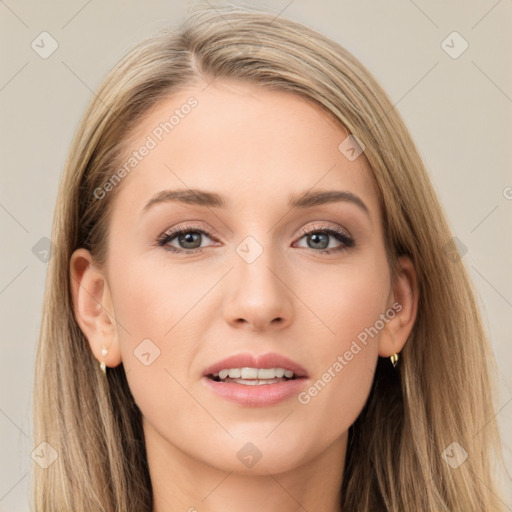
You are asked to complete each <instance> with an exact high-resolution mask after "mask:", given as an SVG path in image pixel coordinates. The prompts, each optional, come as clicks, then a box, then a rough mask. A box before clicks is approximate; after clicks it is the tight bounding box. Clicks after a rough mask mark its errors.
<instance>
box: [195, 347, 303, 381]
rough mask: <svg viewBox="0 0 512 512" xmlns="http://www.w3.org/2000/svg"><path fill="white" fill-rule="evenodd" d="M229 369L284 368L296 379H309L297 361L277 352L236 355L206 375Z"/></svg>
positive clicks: (219, 363) (205, 373)
mask: <svg viewBox="0 0 512 512" xmlns="http://www.w3.org/2000/svg"><path fill="white" fill-rule="evenodd" d="M228 368H284V369H285V370H291V371H292V372H293V373H294V374H295V377H297V378H299V377H307V376H308V373H307V371H306V370H305V369H304V368H303V367H302V366H301V365H300V364H299V363H296V362H295V361H292V360H291V359H289V358H288V357H285V356H282V355H281V354H277V353H275V352H269V353H267V354H259V355H254V354H248V353H245V354H236V355H233V356H230V357H227V358H226V359H222V360H221V361H217V362H216V363H214V364H212V365H211V366H209V367H208V368H206V370H205V371H204V375H205V376H207V375H213V374H215V373H219V372H220V371H221V370H224V369H228Z"/></svg>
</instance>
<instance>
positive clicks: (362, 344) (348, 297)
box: [298, 262, 389, 440]
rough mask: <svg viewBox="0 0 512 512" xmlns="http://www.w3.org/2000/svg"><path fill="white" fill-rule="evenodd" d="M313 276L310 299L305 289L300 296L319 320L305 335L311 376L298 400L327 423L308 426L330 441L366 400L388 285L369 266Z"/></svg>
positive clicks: (379, 267)
mask: <svg viewBox="0 0 512 512" xmlns="http://www.w3.org/2000/svg"><path fill="white" fill-rule="evenodd" d="M315 277H316V278H315V279H314V282H315V287H314V288H312V289H310V290H309V294H308V295H304V294H305V290H306V285H305V284H304V285H303V286H304V287H303V292H302V293H303V296H306V297H307V305H308V307H309V308H310V309H311V310H312V311H314V312H315V313H316V314H317V315H318V317H319V318H320V320H321V322H320V321H318V322H317V320H316V318H314V322H312V323H314V324H315V325H316V327H317V335H316V336H315V335H314V332H313V331H312V330H311V329H310V330H309V333H310V337H311V339H314V340H315V343H314V346H312V347H311V351H310V359H311V363H312V368H314V376H313V378H312V379H311V386H310V387H309V388H308V389H306V391H305V392H304V393H303V394H302V395H301V396H299V397H298V399H299V400H298V401H299V403H300V404H301V405H302V407H304V409H305V410H306V411H309V413H310V414H311V415H314V416H316V417H324V418H329V422H328V423H323V424H320V423H322V422H320V423H312V424H311V427H312V428H313V430H315V429H318V430H317V434H318V435H321V436H326V438H327V439H330V440H332V439H334V438H335V437H336V436H337V435H339V434H340V432H344V431H345V430H346V429H348V428H349V427H350V425H351V424H352V423H353V422H354V421H355V419H356V418H357V416H358V415H359V413H360V412H361V410H362V408H363V406H364V404H365V403H366V400H367V398H368V394H369V392H370V389H371V385H372V382H373V373H374V370H375V365H376V361H377V357H378V340H379V337H380V330H381V328H382V325H383V324H382V321H380V318H381V314H384V313H385V311H386V301H387V297H388V294H389V282H388V273H387V272H386V267H383V266H382V265H379V264H378V263H375V264H372V263H371V262H370V263H368V264H367V265H361V266H348V265H347V266H340V267H339V269H337V270H336V271H332V270H331V271H330V272H328V274H326V275H322V274H319V275H317V276H315ZM308 314H309V313H308ZM320 332H321V333H322V334H321V335H320Z"/></svg>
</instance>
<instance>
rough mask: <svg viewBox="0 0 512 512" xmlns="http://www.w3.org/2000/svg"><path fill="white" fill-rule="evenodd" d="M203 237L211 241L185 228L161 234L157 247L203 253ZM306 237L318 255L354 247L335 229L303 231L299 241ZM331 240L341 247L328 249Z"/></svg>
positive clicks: (205, 233)
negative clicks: (172, 243) (174, 243)
mask: <svg viewBox="0 0 512 512" xmlns="http://www.w3.org/2000/svg"><path fill="white" fill-rule="evenodd" d="M203 237H207V238H210V239H212V238H211V233H209V232H208V231H205V230H204V229H200V228H197V227H188V226H186V227H183V228H177V229H171V230H168V231H166V232H165V233H162V235H160V236H159V237H158V239H157V245H158V246H160V247H163V248H164V249H165V250H167V251H170V252H174V253H184V254H190V253H199V252H202V251H203V247H204V246H202V244H201V241H202V240H201V239H202V238H203ZM306 237H308V247H306V248H307V249H309V250H311V251H313V252H315V253H320V254H324V253H332V252H340V251H343V250H346V249H348V248H350V247H354V246H355V241H354V239H353V238H352V237H351V236H350V235H349V234H348V233H347V232H345V231H344V230H341V229H338V228H335V227H321V228H316V229H312V230H310V231H303V235H302V236H301V237H300V238H299V240H301V239H302V238H306ZM332 238H334V239H336V240H337V241H338V242H340V243H341V246H338V247H329V245H330V240H331V239H332ZM174 240H176V242H177V243H178V245H181V247H176V246H173V245H170V243H171V242H173V241H174ZM310 244H313V246H312V247H311V245H310ZM315 245H316V247H315Z"/></svg>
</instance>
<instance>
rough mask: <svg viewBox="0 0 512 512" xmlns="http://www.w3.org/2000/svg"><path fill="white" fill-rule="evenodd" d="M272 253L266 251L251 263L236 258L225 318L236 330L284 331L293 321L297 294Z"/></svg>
mask: <svg viewBox="0 0 512 512" xmlns="http://www.w3.org/2000/svg"><path fill="white" fill-rule="evenodd" d="M270 252H271V251H270V250H264V251H263V253H262V254H261V255H260V256H259V257H258V258H257V259H256V260H255V261H253V262H251V263H248V262H247V261H245V260H244V259H243V258H241V257H239V256H238V254H235V255H234V266H235V268H234V269H233V271H232V272H230V279H229V284H228V287H229V291H228V292H227V299H226V301H225V303H224V318H225V320H226V322H228V323H229V324H230V325H231V326H233V327H235V328H240V327H241V326H242V325H245V324H247V325H248V326H250V327H252V329H253V330H257V331H263V330H265V329H282V328H284V327H286V326H288V325H290V323H291V322H292V320H293V318H292V316H293V303H292V296H293V292H292V291H291V290H290V288H289V285H288V283H287V279H286V276H285V275H283V272H282V271H281V272H280V271H279V270H276V264H275V260H274V259H273V258H271V254H270ZM279 266H281V265H278V267H279ZM281 267H282V266H281Z"/></svg>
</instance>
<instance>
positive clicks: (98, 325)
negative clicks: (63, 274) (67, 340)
mask: <svg viewBox="0 0 512 512" xmlns="http://www.w3.org/2000/svg"><path fill="white" fill-rule="evenodd" d="M69 271H70V282H71V294H72V299H73V311H74V315H75V319H76V321H77V323H78V325H79V327H80V329H81V331H82V332H83V333H84V336H85V337H86V338H87V341H88V342H89V345H90V347H91V351H92V353H93V355H94V357H95V358H96V359H97V360H98V361H100V362H104V363H105V364H106V365H107V366H117V365H118V364H119V363H120V362H121V355H120V348H119V340H118V331H117V324H116V321H115V317H114V310H113V304H112V299H111V296H110V290H109V287H108V283H107V281H106V279H105V276H104V275H103V274H102V272H101V271H100V270H99V269H98V268H97V267H96V266H95V264H94V261H93V258H92V256H91V253H90V252H89V251H88V250H86V249H83V248H81V249H77V250H76V251H75V252H74V253H73V254H72V256H71V260H70V268H69Z"/></svg>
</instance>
